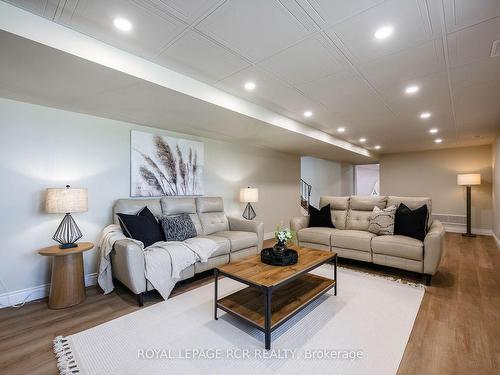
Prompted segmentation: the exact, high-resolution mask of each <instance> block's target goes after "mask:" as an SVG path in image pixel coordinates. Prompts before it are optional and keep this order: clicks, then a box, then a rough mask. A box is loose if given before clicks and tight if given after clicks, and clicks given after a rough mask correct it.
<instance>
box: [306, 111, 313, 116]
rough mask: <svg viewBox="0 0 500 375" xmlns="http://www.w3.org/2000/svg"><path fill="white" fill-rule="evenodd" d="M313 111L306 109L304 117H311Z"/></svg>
mask: <svg viewBox="0 0 500 375" xmlns="http://www.w3.org/2000/svg"><path fill="white" fill-rule="evenodd" d="M312 115H313V113H312V112H311V111H305V112H304V117H311V116H312Z"/></svg>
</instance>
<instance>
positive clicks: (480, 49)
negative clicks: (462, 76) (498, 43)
mask: <svg viewBox="0 0 500 375" xmlns="http://www.w3.org/2000/svg"><path fill="white" fill-rule="evenodd" d="M498 39H500V17H497V18H494V19H492V20H490V21H486V22H483V23H480V24H479V25H476V26H472V27H469V28H467V29H464V30H460V31H457V32H454V33H452V34H449V35H448V48H449V51H450V62H451V65H452V66H453V67H455V66H460V65H464V64H470V63H472V62H477V61H480V60H483V59H487V58H490V53H491V47H492V45H493V42H494V41H495V40H498ZM496 58H497V59H500V57H496Z"/></svg>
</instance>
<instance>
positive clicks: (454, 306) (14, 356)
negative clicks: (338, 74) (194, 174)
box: [0, 233, 500, 375]
mask: <svg viewBox="0 0 500 375" xmlns="http://www.w3.org/2000/svg"><path fill="white" fill-rule="evenodd" d="M339 265H340V266H345V267H350V268H356V269H360V270H363V271H367V272H372V273H383V274H389V275H394V276H398V277H402V278H405V279H408V280H410V281H415V280H418V277H417V276H416V275H415V274H411V273H407V272H404V271H397V270H392V269H388V268H385V267H376V266H373V265H367V264H364V263H360V262H352V261H346V260H344V261H342V260H341V261H340V262H339ZM211 281H212V278H211V277H210V276H207V275H202V277H201V278H198V279H197V280H195V281H193V282H189V283H181V284H180V285H179V286H178V287H176V289H175V290H174V292H173V295H177V294H180V293H184V292H186V291H188V290H191V289H193V288H197V287H199V286H200V285H204V284H206V283H209V282H211ZM160 301H161V298H160V297H159V295H157V294H156V293H152V294H148V295H147V296H146V297H145V299H144V304H145V306H150V305H152V304H154V303H157V302H160ZM138 309H139V307H138V306H137V304H136V299H135V296H133V295H132V294H130V293H129V292H128V291H127V290H126V289H125V288H123V287H117V289H116V292H114V293H111V294H109V295H103V294H101V292H99V291H98V290H97V288H95V287H91V288H88V289H87V299H86V300H85V302H83V303H82V304H81V305H78V306H75V307H71V308H68V309H65V310H49V309H48V308H47V305H46V300H41V301H37V302H31V303H29V304H27V305H26V306H24V307H22V308H20V309H14V308H8V309H1V310H0V374H2V375H7V374H15V375H19V374H44V375H45V374H57V369H56V366H55V360H54V355H53V353H52V339H53V338H54V337H55V336H57V335H70V334H73V333H77V332H80V331H82V330H85V329H88V328H91V327H93V326H96V325H98V324H101V323H104V322H106V321H109V320H112V319H115V318H117V317H119V316H122V315H125V314H128V313H130V312H132V311H136V310H138ZM495 373H498V374H500V250H499V249H497V248H496V245H495V242H494V240H493V238H492V237H486V236H478V237H476V238H465V237H462V236H461V235H459V234H454V233H448V234H447V235H446V249H445V255H444V258H443V262H442V263H441V265H440V267H439V272H438V273H437V274H436V275H435V276H434V278H433V280H432V286H431V287H428V288H427V291H426V293H425V296H424V299H423V302H422V305H421V306H420V311H419V313H418V316H417V319H416V321H415V325H414V327H413V331H412V334H411V337H410V340H409V342H408V345H407V347H406V350H405V353H404V356H403V359H402V361H401V365H400V368H399V371H398V374H401V375H403V374H404V375H406V374H495Z"/></svg>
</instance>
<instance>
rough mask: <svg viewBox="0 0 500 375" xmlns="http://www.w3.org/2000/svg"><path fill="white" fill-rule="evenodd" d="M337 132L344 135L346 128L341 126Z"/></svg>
mask: <svg viewBox="0 0 500 375" xmlns="http://www.w3.org/2000/svg"><path fill="white" fill-rule="evenodd" d="M337 131H338V132H339V133H343V132H345V128H344V127H343V126H341V127H340V128H337Z"/></svg>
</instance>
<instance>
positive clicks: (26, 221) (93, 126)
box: [0, 99, 300, 302]
mask: <svg viewBox="0 0 500 375" xmlns="http://www.w3.org/2000/svg"><path fill="white" fill-rule="evenodd" d="M0 129H1V138H0V139H1V147H0V181H1V182H2V183H1V184H0V197H1V198H0V199H1V200H2V202H1V203H2V204H1V207H2V215H1V218H0V257H1V259H2V261H1V262H0V302H1V301H4V300H2V298H1V297H2V294H3V293H6V292H12V291H16V290H20V289H23V288H31V287H35V286H39V285H42V284H45V283H47V282H49V278H50V274H49V272H50V263H49V261H50V260H49V259H47V258H46V257H41V256H39V255H38V254H37V250H38V249H39V248H41V247H44V246H47V245H51V244H53V243H54V242H53V241H52V239H51V238H52V235H53V233H54V231H55V230H56V228H57V225H58V224H59V222H60V221H61V219H62V215H51V214H46V213H45V212H44V211H43V201H44V193H45V189H46V188H48V187H62V186H64V185H66V184H70V185H72V186H75V187H86V188H88V190H89V210H88V212H85V213H79V214H75V215H74V218H75V220H76V221H77V223H78V225H79V226H80V229H81V230H82V232H83V233H84V237H83V238H82V240H86V241H92V242H94V243H96V241H97V240H98V237H99V233H100V231H101V230H102V228H104V227H105V226H106V225H107V224H109V223H111V221H112V217H111V208H112V205H113V202H114V201H115V200H116V199H118V198H127V197H129V196H130V131H131V129H137V130H142V131H149V132H153V133H157V134H170V135H174V136H176V135H177V136H180V137H184V138H190V139H196V140H200V141H202V142H203V143H204V145H205V166H204V183H205V194H206V195H216V196H222V197H223V199H224V204H225V208H226V212H227V213H228V214H230V215H234V216H240V215H241V213H242V211H243V209H244V204H242V203H240V202H239V201H238V199H239V189H240V188H241V187H245V186H248V185H250V186H255V187H258V188H259V202H258V203H255V205H254V207H255V210H256V212H257V219H259V220H263V221H264V223H265V231H266V232H271V231H274V228H275V227H276V225H277V224H279V223H281V222H283V223H285V224H286V223H289V220H290V218H291V217H293V216H296V215H298V214H300V200H299V179H300V157H299V156H295V155H289V154H284V153H280V152H275V151H272V150H267V149H257V148H254V147H249V146H244V145H240V144H231V143H226V142H219V141H215V140H210V139H205V138H199V137H193V136H188V135H182V134H175V133H171V132H166V131H161V130H158V129H153V128H146V127H142V126H139V125H135V124H130V123H125V122H120V121H113V120H108V119H104V118H99V117H93V116H87V115H82V114H78V113H73V112H67V111H61V110H56V109H52V108H48V107H42V106H36V105H31V104H26V103H21V102H16V101H10V100H5V99H0ZM96 270H97V252H96V250H95V249H94V250H92V251H88V252H86V253H85V273H86V274H92V273H94V272H96ZM11 302H12V300H11Z"/></svg>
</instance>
